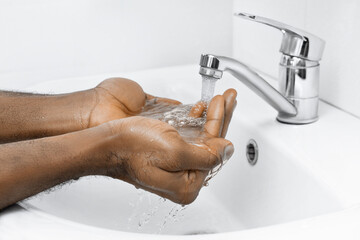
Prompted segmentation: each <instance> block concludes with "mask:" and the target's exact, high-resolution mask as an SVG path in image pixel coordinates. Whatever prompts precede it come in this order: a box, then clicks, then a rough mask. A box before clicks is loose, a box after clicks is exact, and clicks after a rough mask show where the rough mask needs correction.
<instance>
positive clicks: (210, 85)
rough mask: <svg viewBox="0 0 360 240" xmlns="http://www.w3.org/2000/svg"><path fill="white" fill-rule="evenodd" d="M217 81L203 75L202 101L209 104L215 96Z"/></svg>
mask: <svg viewBox="0 0 360 240" xmlns="http://www.w3.org/2000/svg"><path fill="white" fill-rule="evenodd" d="M216 81H217V79H216V78H213V77H208V76H203V75H202V89H201V101H203V102H206V103H209V102H210V100H211V99H212V97H213V96H214V91H215V84H216Z"/></svg>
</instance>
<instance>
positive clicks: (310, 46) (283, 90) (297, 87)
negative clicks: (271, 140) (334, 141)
mask: <svg viewBox="0 0 360 240" xmlns="http://www.w3.org/2000/svg"><path fill="white" fill-rule="evenodd" d="M235 16H237V17H240V18H243V19H247V20H252V21H255V22H259V23H262V24H265V25H268V26H271V27H274V28H277V29H279V30H280V31H281V32H282V33H283V39H282V44H281V47H280V52H281V58H280V70H279V79H278V82H279V83H278V85H279V91H277V90H276V89H275V88H273V87H272V86H271V85H270V84H269V83H267V82H266V81H265V80H264V79H263V78H262V77H261V76H260V75H259V74H257V73H256V72H255V71H254V70H252V69H251V68H249V67H248V66H246V65H245V64H243V63H241V62H239V61H237V60H235V59H232V58H229V57H223V56H215V55H211V54H205V55H201V59H200V72H199V73H200V74H201V75H204V76H209V77H214V78H217V79H220V78H221V77H222V74H223V72H224V71H227V72H229V73H230V74H232V75H233V76H234V77H235V78H237V79H238V80H240V81H241V82H242V83H244V84H245V85H246V86H248V87H249V88H250V89H252V90H253V91H254V92H255V93H257V94H258V95H259V96H260V97H261V98H263V99H264V100H265V101H266V102H268V103H269V104H270V105H271V106H272V107H273V108H275V109H276V110H277V111H278V116H277V118H276V119H277V120H278V121H279V122H282V123H289V124H307V123H312V122H315V121H316V120H317V119H318V102H319V72H320V64H319V61H320V60H321V57H322V53H323V51H324V47H325V41H324V40H322V39H320V38H318V37H316V36H314V35H312V34H310V33H307V32H305V31H302V30H299V29H296V28H294V27H291V26H288V25H286V24H283V23H280V22H277V21H274V20H271V19H268V18H264V17H259V16H254V15H250V14H246V13H236V14H235Z"/></svg>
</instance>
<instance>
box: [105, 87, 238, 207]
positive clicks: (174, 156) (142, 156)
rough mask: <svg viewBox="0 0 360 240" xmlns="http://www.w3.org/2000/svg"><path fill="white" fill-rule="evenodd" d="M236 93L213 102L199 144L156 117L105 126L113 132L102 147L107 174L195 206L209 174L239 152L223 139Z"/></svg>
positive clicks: (127, 119)
mask: <svg viewBox="0 0 360 240" xmlns="http://www.w3.org/2000/svg"><path fill="white" fill-rule="evenodd" d="M233 91H235V90H233ZM233 91H232V90H231V94H229V93H227V94H224V95H222V96H216V97H214V98H213V100H212V101H211V103H210V105H209V107H208V110H207V122H206V123H205V126H204V130H203V135H202V136H201V141H199V142H201V144H199V145H194V144H190V143H187V142H185V141H184V139H183V138H182V137H181V136H180V135H179V133H178V132H177V131H176V130H175V128H173V127H172V126H170V125H169V124H167V123H164V122H161V121H159V120H155V119H150V118H144V117H138V116H136V117H130V118H125V119H122V120H117V121H112V122H109V123H107V124H105V125H101V126H100V127H106V128H108V129H109V130H110V136H109V137H108V138H106V141H105V142H104V144H103V146H102V150H103V151H105V152H106V156H107V158H106V159H107V160H106V162H107V165H108V168H107V169H108V170H107V175H108V176H111V177H113V178H117V179H121V180H124V181H126V182H129V183H131V184H133V185H135V186H136V187H138V188H142V189H144V190H147V191H150V192H153V193H155V194H157V195H160V196H162V197H165V198H167V199H170V200H171V201H173V202H176V203H180V204H189V203H191V202H193V201H194V200H195V199H196V197H197V196H198V194H199V191H200V189H201V187H202V186H203V184H204V181H205V179H206V177H207V175H208V173H209V171H210V170H211V169H213V168H214V167H215V166H217V165H218V164H220V163H221V162H222V161H223V160H224V159H229V158H230V157H231V155H232V154H233V151H234V148H233V145H232V143H231V142H230V141H228V140H225V139H224V138H222V137H221V136H222V135H224V130H225V128H224V127H223V126H225V124H227V125H228V123H229V122H230V118H231V113H232V110H233V106H234V105H235V97H236V92H235V95H234V92H233ZM234 96H235V97H234ZM229 109H231V110H229ZM228 110H229V111H228ZM224 123H225V124H224ZM225 131H226V130H225Z"/></svg>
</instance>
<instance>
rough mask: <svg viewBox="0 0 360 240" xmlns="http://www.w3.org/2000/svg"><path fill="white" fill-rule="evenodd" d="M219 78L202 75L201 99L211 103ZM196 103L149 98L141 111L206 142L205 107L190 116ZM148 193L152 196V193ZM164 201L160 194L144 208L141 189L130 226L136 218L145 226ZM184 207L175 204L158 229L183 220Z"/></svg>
mask: <svg viewBox="0 0 360 240" xmlns="http://www.w3.org/2000/svg"><path fill="white" fill-rule="evenodd" d="M216 81H217V79H216V78H212V77H207V76H202V91H201V101H202V102H205V103H207V104H208V103H209V102H210V101H211V99H212V97H213V96H214V91H215V84H216ZM193 106H194V105H192V104H186V105H183V104H182V105H170V104H166V103H156V99H152V100H149V101H147V103H146V105H145V107H144V109H143V111H142V112H141V113H140V114H139V115H140V116H143V117H148V118H153V119H157V120H160V121H163V122H166V123H168V124H169V125H171V126H173V127H174V128H175V129H176V130H177V131H178V132H179V134H180V136H182V138H183V139H184V140H185V141H186V142H188V143H190V144H194V145H203V142H204V140H205V137H204V134H203V128H204V125H205V123H206V110H205V111H204V113H203V114H202V116H201V117H199V118H193V117H189V113H190V110H191V108H192V107H193ZM226 161H227V159H224V160H223V162H222V163H220V164H219V165H218V166H216V167H215V168H214V169H212V170H211V171H210V172H209V175H208V176H207V178H206V179H205V181H204V186H208V185H209V184H208V182H209V180H210V179H212V178H213V177H214V176H215V175H216V174H217V173H218V172H219V171H220V169H221V168H222V166H223V165H224V164H225V162H226ZM147 194H148V197H149V194H150V193H147ZM149 199H150V198H149ZM164 202H165V199H164V198H159V199H158V201H156V202H155V203H154V202H151V201H150V202H149V203H148V204H150V205H151V206H148V207H147V210H146V211H141V208H140V206H141V205H144V204H145V203H144V193H142V192H140V193H139V199H138V201H137V203H135V204H131V206H132V207H134V212H133V214H132V216H131V217H130V218H129V224H128V227H129V228H131V227H132V226H134V221H137V224H135V226H137V229H138V230H140V229H142V228H143V227H144V226H145V225H147V224H148V223H149V222H150V220H151V219H152V218H153V217H154V216H155V215H156V214H157V213H158V211H159V208H160V206H161V205H162V204H164ZM185 209H186V207H184V206H181V205H177V204H175V205H174V207H173V208H172V209H171V210H170V212H169V213H168V215H166V216H165V217H164V219H163V221H162V223H160V225H158V226H159V229H158V231H157V233H161V232H162V231H163V229H164V228H165V226H166V225H167V223H169V222H176V221H179V220H181V218H182V217H183V211H184V210H185ZM180 213H181V214H180Z"/></svg>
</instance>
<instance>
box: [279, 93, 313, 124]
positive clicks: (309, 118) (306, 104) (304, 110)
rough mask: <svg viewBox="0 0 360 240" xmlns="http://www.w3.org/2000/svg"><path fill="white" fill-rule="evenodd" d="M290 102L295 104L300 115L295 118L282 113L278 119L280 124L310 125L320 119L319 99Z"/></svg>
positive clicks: (292, 100) (293, 100)
mask: <svg viewBox="0 0 360 240" xmlns="http://www.w3.org/2000/svg"><path fill="white" fill-rule="evenodd" d="M289 100H290V101H291V102H292V103H293V104H294V106H295V107H296V109H297V110H298V113H297V114H296V115H295V116H294V115H289V114H286V113H281V112H280V113H279V114H278V116H277V118H276V120H278V121H279V122H281V123H287V124H308V123H313V122H316V121H317V120H318V119H319V117H318V105H319V97H314V98H306V99H289Z"/></svg>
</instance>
